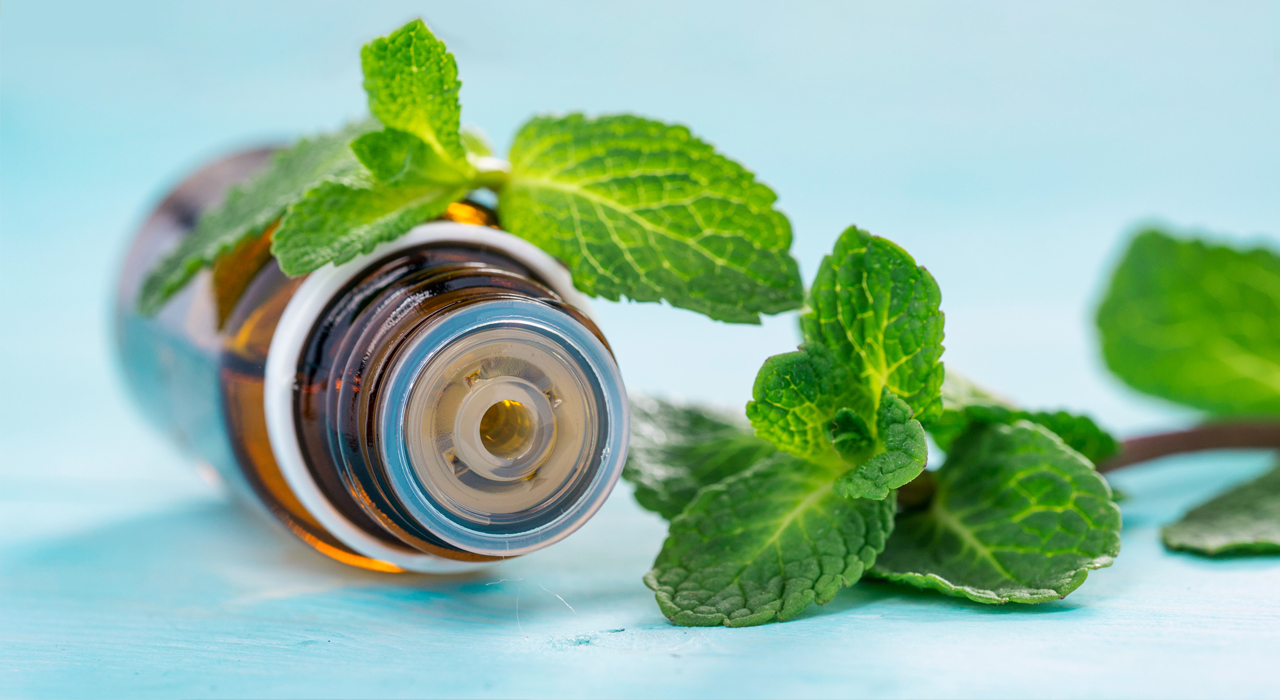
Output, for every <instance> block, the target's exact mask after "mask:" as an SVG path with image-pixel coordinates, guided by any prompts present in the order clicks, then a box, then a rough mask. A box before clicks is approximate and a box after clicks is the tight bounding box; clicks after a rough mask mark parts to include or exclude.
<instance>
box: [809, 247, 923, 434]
mask: <svg viewBox="0 0 1280 700" xmlns="http://www.w3.org/2000/svg"><path fill="white" fill-rule="evenodd" d="M941 301H942V295H941V293H940V292H939V291H938V284H937V282H935V281H934V279H933V276H932V275H930V274H929V271H928V270H925V269H924V268H923V267H919V266H917V265H916V263H915V260H913V259H912V258H911V256H910V255H909V254H908V253H907V252H906V251H905V250H903V249H902V248H900V247H898V246H897V245H896V244H894V243H892V242H890V241H887V240H885V239H883V238H878V237H876V236H872V235H871V234H869V233H867V232H866V231H862V230H860V229H858V228H857V227H856V226H850V227H849V228H848V229H846V230H845V231H844V233H842V234H841V235H840V238H839V239H838V240H837V241H836V246H835V250H834V251H833V252H832V254H831V255H828V256H827V257H826V258H824V259H823V261H822V265H821V266H820V267H819V268H818V276H817V278H816V279H815V280H814V283H813V288H812V289H811V290H810V291H809V307H810V311H809V312H807V313H806V314H804V316H802V317H801V327H802V328H803V330H804V335H805V340H806V341H807V342H809V343H811V344H812V343H822V344H824V345H826V346H827V347H829V348H830V349H831V350H832V351H833V352H834V353H835V356H836V358H837V360H838V361H839V362H840V363H842V364H843V365H845V366H846V367H848V368H850V370H851V371H852V372H853V373H854V375H856V376H857V377H858V378H859V384H860V386H861V387H863V391H864V392H865V395H866V402H865V405H866V406H868V407H869V408H870V409H871V410H870V412H869V413H864V414H863V418H864V419H865V420H867V421H868V422H871V421H873V420H875V409H876V407H877V406H878V403H879V398H880V395H881V390H883V389H884V388H886V387H887V388H888V389H889V390H890V391H892V392H893V393H894V394H895V395H897V396H898V397H900V398H902V400H904V401H906V402H907V405H908V406H910V407H911V410H912V412H913V413H914V415H915V417H916V420H919V421H920V422H921V423H923V424H926V425H927V424H928V423H930V422H932V421H933V420H934V419H935V418H936V417H937V416H938V415H939V413H940V412H941V410H942V405H941V401H940V399H939V391H940V388H941V386H942V380H943V368H942V363H941V362H939V358H941V356H942V336H943V314H942V311H940V310H939V308H938V307H939V304H940V303H941Z"/></svg>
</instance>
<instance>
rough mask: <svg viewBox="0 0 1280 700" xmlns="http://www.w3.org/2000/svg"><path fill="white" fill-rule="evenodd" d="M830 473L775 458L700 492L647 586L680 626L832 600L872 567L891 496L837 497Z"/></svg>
mask: <svg viewBox="0 0 1280 700" xmlns="http://www.w3.org/2000/svg"><path fill="white" fill-rule="evenodd" d="M834 478H835V477H834V475H833V474H832V472H831V470H830V469H828V468H826V467H823V466H820V465H816V464H813V463H811V462H805V461H803V460H800V459H796V458H794V457H791V456H789V455H775V456H774V457H772V458H770V459H769V460H767V461H765V462H763V463H761V464H758V465H756V466H755V467H752V468H751V469H749V470H747V471H745V472H741V473H739V474H736V475H734V476H731V477H729V478H727V479H725V480H724V481H722V482H720V483H718V484H715V485H713V486H709V487H707V488H705V489H703V490H702V491H701V492H699V493H698V496H697V498H695V499H694V501H693V502H692V503H690V504H689V505H688V507H687V508H685V510H684V512H683V513H681V514H680V515H679V516H677V517H676V518H675V519H674V520H672V521H671V531H670V535H669V536H668V537H667V541H666V542H665V543H664V544H663V547H662V552H661V553H660V554H659V555H658V559H657V561H656V562H654V566H653V570H652V571H650V572H649V573H648V574H647V575H646V576H645V583H646V584H647V585H648V586H649V587H650V588H652V589H653V590H654V593H655V597H656V598H657V601H658V607H659V608H661V609H662V613H663V614H664V615H666V616H667V617H669V618H670V619H671V620H672V621H673V622H675V623H676V624H679V625H691V626H709V625H727V626H730V627H745V626H749V625H759V624H763V623H765V622H769V621H770V620H773V619H778V620H784V621H785V620H788V619H791V618H792V617H795V616H796V615H797V614H799V613H800V611H802V610H804V609H805V608H806V607H808V606H809V604H810V603H818V604H823V603H826V602H828V601H830V600H831V599H832V598H833V597H834V596H835V594H836V592H837V591H839V590H840V588H842V587H844V586H848V585H852V584H853V583H854V582H856V581H857V580H858V579H859V578H860V577H861V576H862V574H863V572H864V571H865V570H866V569H867V568H868V567H870V566H871V565H872V564H873V563H875V560H876V555H877V554H878V553H879V552H880V550H881V549H883V548H884V543H885V538H886V537H887V536H888V534H889V532H890V531H891V530H892V529H893V510H894V501H893V498H888V499H885V500H881V501H872V500H849V499H846V498H842V497H841V496H839V495H837V494H836V493H835V492H834V490H833V488H832V483H833V481H834Z"/></svg>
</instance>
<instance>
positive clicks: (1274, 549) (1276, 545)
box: [1160, 466, 1280, 556]
mask: <svg viewBox="0 0 1280 700" xmlns="http://www.w3.org/2000/svg"><path fill="white" fill-rule="evenodd" d="M1160 534H1161V537H1162V538H1163V539H1164V544H1165V546H1166V547H1168V548H1169V549H1176V550H1182V551H1186V552H1195V553H1197V554H1204V555H1209V556H1213V555H1240V554H1280V466H1277V467H1276V468H1274V469H1272V470H1271V471H1269V472H1267V473H1266V474H1264V475H1262V476H1261V477H1259V478H1257V479H1255V480H1253V481H1250V482H1249V483H1246V484H1242V485H1240V486H1237V487H1235V488H1233V489H1230V490H1228V491H1226V492H1225V493H1222V494H1219V495H1217V496H1215V497H1214V498H1212V499H1210V500H1209V501H1208V502H1206V503H1204V504H1202V505H1199V506H1196V507H1195V508H1193V509H1191V510H1190V511H1188V512H1187V514H1186V515H1184V516H1183V517H1182V519H1181V520H1179V521H1178V522H1176V523H1174V524H1172V525H1166V526H1165V527H1164V529H1163V530H1162V531H1161V533H1160Z"/></svg>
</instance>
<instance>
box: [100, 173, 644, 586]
mask: <svg viewBox="0 0 1280 700" xmlns="http://www.w3.org/2000/svg"><path fill="white" fill-rule="evenodd" d="M270 155H271V153H270V151H268V150H259V151H250V152H245V153H240V154H237V155H234V156H231V157H229V158H226V159H223V160H220V161H218V162H215V163H213V164H211V165H209V166H207V167H205V168H203V169H201V170H200V171H198V172H196V173H195V174H194V175H192V176H191V177H189V178H188V179H187V180H185V181H184V182H182V183H181V184H180V185H179V186H178V187H177V188H176V189H174V190H173V191H172V192H171V193H170V194H169V195H168V196H167V197H166V198H165V199H164V200H163V202H162V203H161V204H160V205H159V206H158V207H157V208H156V210H155V211H154V212H153V213H152V214H151V216H150V217H149V218H148V219H147V220H146V222H145V223H144V224H143V226H142V228H141V230H140V231H139V232H138V234H137V236H136V237H135V238H134V240H133V243H132V246H131V247H130V249H129V252H128V256H127V258H126V260H125V263H124V269H123V273H122V275H121V279H120V285H119V290H118V297H117V300H116V304H117V307H116V331H117V341H118V350H119V356H120V360H121V364H122V366H123V371H124V374H125V377H126V378H127V383H128V385H129V387H130V389H131V391H132V393H133V395H134V397H135V399H136V400H137V402H138V404H139V405H140V406H141V408H142V410H143V412H144V413H145V414H146V415H147V417H148V418H149V420H150V421H151V422H152V423H154V424H155V425H157V426H159V427H160V428H161V429H162V430H164V431H165V432H166V433H167V434H169V435H170V436H172V438H173V439H175V440H176V441H177V442H179V443H180V444H181V446H182V447H183V448H185V449H186V450H187V451H188V452H191V453H193V454H194V455H196V456H197V457H198V458H199V459H201V460H202V461H203V462H206V463H207V464H208V465H210V466H211V467H212V468H213V469H214V470H216V472H217V473H218V474H219V475H220V476H221V477H222V479H223V480H225V481H226V482H227V483H228V485H229V486H230V487H231V488H232V490H233V491H235V492H237V493H238V494H239V495H241V496H243V497H244V499H245V500H246V501H247V502H249V503H251V504H255V505H258V506H262V507H264V508H265V509H266V510H267V511H269V512H270V514H271V515H272V516H274V519H275V520H277V521H278V522H279V523H282V524H283V525H284V527H285V528H287V529H288V530H289V531H290V532H292V533H293V534H295V535H297V536H298V537H299V538H301V539H302V540H303V541H305V542H306V543H307V544H309V545H311V546H312V547H314V548H315V549H317V550H319V551H320V552H323V553H324V554H326V555H328V556H330V557H333V558H334V559H337V560H339V561H342V562H346V563H348V564H353V565H355V566H361V567H364V568H368V569H375V570H382V571H403V570H408V571H420V572H437V573H447V572H454V571H462V570H466V569H469V568H474V567H476V566H479V565H482V564H483V563H484V562H488V561H493V560H495V559H501V558H505V557H510V556H516V555H520V554H524V553H527V552H532V551H534V550H537V549H540V548H542V547H546V546H548V545H550V544H553V543H555V542H557V541H559V540H561V539H563V538H564V537H566V536H568V535H569V534H570V533H572V532H573V531H574V530H576V529H577V528H579V527H580V526H582V524H583V523H585V522H586V521H587V520H588V519H589V518H590V517H591V516H592V515H593V514H594V513H595V512H596V511H597V510H598V509H599V508H600V506H601V504H602V503H603V502H604V500H605V498H606V497H607V496H608V495H609V492H610V491H611V490H612V488H613V486H614V484H615V483H616V481H617V478H618V475H619V473H620V472H621V470H622V465H623V462H624V460H625V458H626V449H627V441H628V437H629V433H628V431H629V416H628V403H627V395H626V389H625V387H624V386H623V383H622V378H621V376H620V375H619V373H618V367H617V364H616V363H615V361H614V358H613V355H612V352H611V350H610V349H609V345H608V343H607V342H606V341H605V339H604V336H603V335H601V333H600V330H599V329H598V328H597V327H596V325H595V324H594V323H593V322H592V320H591V318H590V316H588V314H587V311H586V305H585V300H584V298H583V297H582V295H581V294H580V293H579V292H577V291H576V290H575V289H574V288H573V284H572V281H571V280H570V277H569V273H568V271H567V270H565V269H564V267H563V266H561V265H560V264H559V263H557V262H556V261H555V260H554V259H552V258H551V257H550V256H548V255H547V254H546V253H545V252H543V251H542V250H540V249H538V248H537V247H535V246H533V245H532V244H530V243H528V242H526V241H524V240H521V239H519V238H517V237H515V236H512V235H511V234H508V233H506V232H504V231H502V230H501V229H500V228H499V227H498V221H497V218H496V216H495V214H494V213H493V212H492V211H490V210H489V209H487V208H485V207H483V206H481V205H479V204H475V203H471V202H463V203H458V204H454V205H451V206H450V207H449V210H448V212H447V213H446V214H445V215H444V216H443V217H442V218H441V219H439V220H436V221H431V222H426V223H423V224H422V225H420V226H418V227H417V228H415V229H413V230H412V231H410V232H409V233H407V234H405V235H404V236H402V237H400V238H398V239H396V240H394V241H391V242H389V243H383V244H381V245H380V246H378V247H377V248H376V249H374V250H373V251H372V252H371V253H368V254H366V255H362V256H359V257H357V258H356V259H354V260H351V261H350V262H347V263H345V264H342V265H338V266H334V265H328V266H326V267H323V268H321V269H319V270H317V271H315V272H312V273H311V274H309V275H306V276H304V277H298V278H292V279H291V278H289V277H287V276H285V275H284V274H283V273H282V272H281V271H280V269H279V267H278V266H277V265H276V263H275V261H274V259H273V258H272V257H271V255H270V252H269V248H270V243H271V232H272V229H271V227H268V228H267V230H266V231H264V232H263V234H262V235H261V236H259V237H257V238H254V239H250V240H246V241H244V242H242V243H241V244H240V245H238V246H237V247H236V248H235V249H234V250H233V251H231V252H230V253H229V254H226V255H224V256H222V257H221V258H219V260H218V262H217V263H216V264H215V265H214V266H213V267H212V269H207V270H204V271H202V272H201V273H199V275H198V276H197V277H196V278H195V280H194V281H193V282H192V283H191V284H189V285H188V286H187V287H186V288H185V289H183V290H182V291H181V292H179V293H178V294H177V295H175V296H174V297H173V298H172V299H170V301H169V302H168V303H167V304H166V305H165V307H164V308H163V309H162V310H161V311H160V312H159V313H158V314H157V315H155V316H153V317H146V316H143V315H140V314H139V313H138V311H137V305H136V302H137V295H138V293H139V290H140V287H141V285H142V281H143V279H144V277H145V276H146V274H147V272H148V271H149V270H150V269H151V267H152V266H153V265H154V264H155V263H156V262H157V261H158V260H159V259H160V258H162V257H163V256H164V255H165V254H166V253H168V252H169V251H171V250H172V249H173V247H174V246H175V245H177V243H178V242H179V241H180V240H181V239H182V238H183V237H184V236H187V235H189V234H190V233H191V232H192V230H193V229H194V227H195V223H196V221H197V219H198V218H199V216H200V214H201V212H202V211H204V210H206V209H207V208H209V207H211V206H214V205H216V204H217V202H218V201H219V200H221V198H222V197H223V196H224V195H225V194H226V191H227V189H228V188H229V187H230V186H231V185H232V184H234V183H236V182H239V181H242V180H244V179H246V178H248V177H250V176H251V175H253V174H254V173H256V172H257V171H258V170H259V169H261V168H262V167H263V166H265V165H266V163H267V162H268V159H269V158H270Z"/></svg>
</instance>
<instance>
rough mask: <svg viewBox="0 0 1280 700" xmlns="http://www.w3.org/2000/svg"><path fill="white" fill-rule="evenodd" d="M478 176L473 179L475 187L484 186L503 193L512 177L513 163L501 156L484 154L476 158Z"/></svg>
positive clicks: (472, 182)
mask: <svg viewBox="0 0 1280 700" xmlns="http://www.w3.org/2000/svg"><path fill="white" fill-rule="evenodd" d="M474 162H475V165H476V171H477V172H476V176H475V178H474V179H473V180H472V181H471V184H472V186H474V187H477V188H479V187H484V188H485V189H489V190H493V191H494V192H498V193H501V192H502V188H503V187H506V185H507V181H508V180H510V179H511V164H510V163H508V162H507V161H505V160H502V159H501V158H492V157H489V156H483V157H480V158H476V159H475V161H474Z"/></svg>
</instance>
